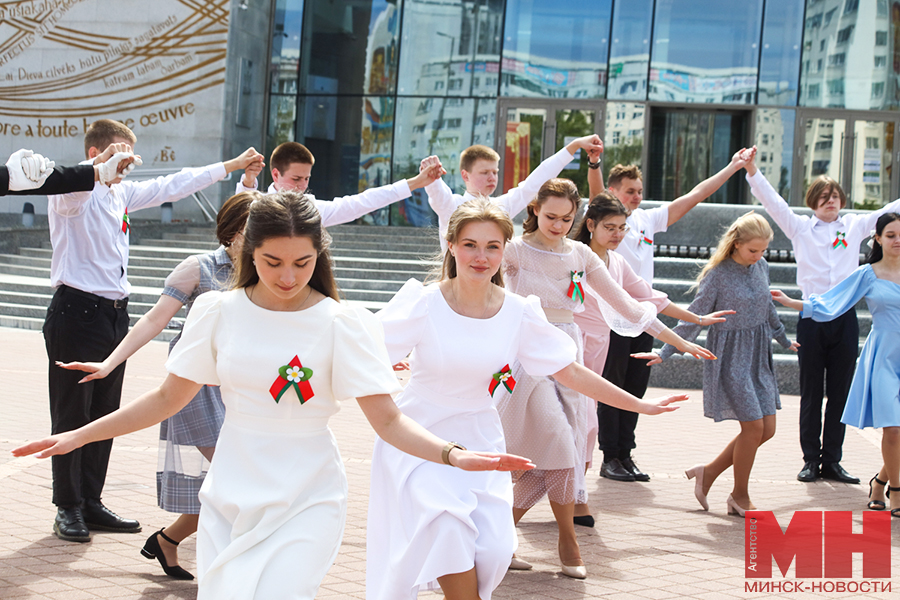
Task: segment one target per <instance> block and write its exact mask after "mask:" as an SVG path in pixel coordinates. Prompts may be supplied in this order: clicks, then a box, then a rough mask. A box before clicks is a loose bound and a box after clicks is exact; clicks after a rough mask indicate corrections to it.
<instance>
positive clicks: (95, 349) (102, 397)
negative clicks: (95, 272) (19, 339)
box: [44, 286, 128, 507]
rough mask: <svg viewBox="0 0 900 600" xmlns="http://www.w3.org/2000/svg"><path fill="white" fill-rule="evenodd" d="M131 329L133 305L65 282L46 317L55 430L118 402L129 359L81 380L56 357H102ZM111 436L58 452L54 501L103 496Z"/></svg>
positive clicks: (104, 411) (78, 501)
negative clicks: (120, 305)
mask: <svg viewBox="0 0 900 600" xmlns="http://www.w3.org/2000/svg"><path fill="white" fill-rule="evenodd" d="M126 333H128V311H127V310H125V309H124V308H115V307H113V306H111V305H109V304H108V303H104V302H103V301H102V300H101V299H100V298H99V297H97V296H93V294H87V293H86V292H81V291H79V290H74V289H72V288H67V287H65V286H63V287H60V288H59V289H57V291H56V294H55V295H54V296H53V300H52V301H51V302H50V308H49V309H48V310H47V319H46V321H44V343H45V344H46V346H47V358H49V359H50V424H51V428H52V432H53V433H54V434H56V433H61V432H64V431H71V430H72V429H77V428H79V427H81V426H82V425H86V424H87V423H90V422H91V421H95V420H97V419H99V418H100V417H102V416H104V415H107V414H109V413H111V412H113V411H114V410H116V409H117V408H119V401H120V400H121V396H122V380H123V379H124V375H125V363H122V364H121V365H119V366H118V367H117V368H116V369H115V370H114V371H113V372H112V373H110V374H109V376H107V377H106V378H104V379H97V380H94V381H89V382H87V383H82V384H79V383H78V381H79V380H81V379H82V378H83V377H84V376H85V375H86V373H84V372H82V371H67V370H65V369H61V368H59V367H57V366H56V365H55V364H54V363H55V362H56V361H61V362H72V361H80V362H99V361H102V360H104V359H106V357H107V356H109V355H110V354H111V353H112V351H113V350H114V349H115V347H116V346H118V344H119V342H121V341H122V339H123V338H124V337H125V334H126ZM111 450H112V440H105V441H102V442H94V443H92V444H87V445H86V446H84V447H82V448H79V449H78V450H75V451H74V452H70V453H69V454H66V455H63V456H54V457H53V458H52V459H51V460H52V461H53V503H54V504H56V505H57V506H61V507H71V506H77V505H79V504H81V503H82V502H83V501H84V500H85V499H100V495H101V493H102V491H103V483H104V482H105V480H106V469H107V466H108V465H109V453H110V451H111Z"/></svg>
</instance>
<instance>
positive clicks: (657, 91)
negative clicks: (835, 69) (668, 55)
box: [650, 61, 758, 104]
mask: <svg viewBox="0 0 900 600" xmlns="http://www.w3.org/2000/svg"><path fill="white" fill-rule="evenodd" d="M757 73H758V69H757V68H756V67H734V68H729V69H701V68H698V67H688V66H685V65H678V64H671V63H662V62H656V61H654V62H653V66H652V67H651V69H650V96H651V97H653V98H655V99H657V100H661V101H665V102H702V103H710V104H715V103H727V104H753V102H754V101H755V100H756V80H757Z"/></svg>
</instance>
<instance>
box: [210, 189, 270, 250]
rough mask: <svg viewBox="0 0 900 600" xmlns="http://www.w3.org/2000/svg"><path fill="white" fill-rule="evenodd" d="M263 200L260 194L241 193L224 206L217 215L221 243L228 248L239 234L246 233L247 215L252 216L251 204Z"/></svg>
mask: <svg viewBox="0 0 900 600" xmlns="http://www.w3.org/2000/svg"><path fill="white" fill-rule="evenodd" d="M257 198H262V194H260V193H259V192H255V191H253V192H240V193H239V194H235V195H234V196H232V197H231V198H229V199H228V200H226V201H225V202H224V203H223V204H222V208H220V209H219V214H218V215H216V237H217V238H218V240H219V243H220V244H222V245H223V246H225V247H226V248H228V247H229V246H231V244H232V243H233V242H234V238H236V237H237V234H239V233H241V232H243V231H244V225H246V224H247V215H248V214H250V203H251V202H253V201H254V200H256V199H257Z"/></svg>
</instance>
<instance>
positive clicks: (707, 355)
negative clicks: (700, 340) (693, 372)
mask: <svg viewBox="0 0 900 600" xmlns="http://www.w3.org/2000/svg"><path fill="white" fill-rule="evenodd" d="M676 347H677V348H678V350H679V351H680V352H684V353H685V354H690V355H691V356H693V357H694V358H699V359H706V360H716V355H715V354H713V353H712V352H710V351H709V350H707V349H706V348H704V347H703V346H700V345H699V344H694V343H693V342H685V343H684V344H683V345H681V346H676Z"/></svg>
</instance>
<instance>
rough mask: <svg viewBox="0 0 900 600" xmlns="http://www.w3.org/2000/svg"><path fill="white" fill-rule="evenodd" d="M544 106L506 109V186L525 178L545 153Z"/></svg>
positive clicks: (504, 164) (504, 169) (545, 120)
mask: <svg viewBox="0 0 900 600" xmlns="http://www.w3.org/2000/svg"><path fill="white" fill-rule="evenodd" d="M547 118H548V117H547V109H545V108H509V109H507V111H506V152H505V153H504V155H503V189H504V190H509V189H512V188H514V187H516V186H517V185H519V182H521V181H523V180H524V179H525V178H526V177H528V175H529V174H530V173H531V171H532V169H534V167H536V166H538V165H539V164H541V160H542V158H543V156H544V127H545V125H546V124H547Z"/></svg>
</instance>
